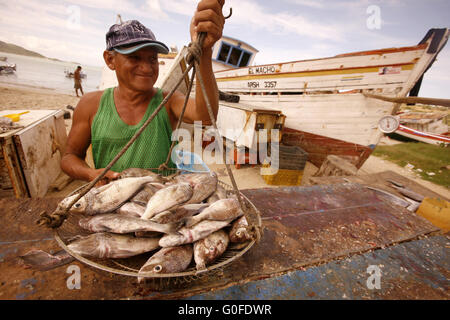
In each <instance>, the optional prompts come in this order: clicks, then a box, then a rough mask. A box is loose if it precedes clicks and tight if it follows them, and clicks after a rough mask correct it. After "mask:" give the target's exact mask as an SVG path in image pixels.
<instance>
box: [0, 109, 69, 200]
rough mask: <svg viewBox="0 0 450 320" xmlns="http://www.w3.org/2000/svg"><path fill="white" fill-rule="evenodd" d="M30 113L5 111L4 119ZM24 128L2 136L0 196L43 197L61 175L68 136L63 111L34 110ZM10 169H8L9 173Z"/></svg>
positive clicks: (25, 117)
mask: <svg viewBox="0 0 450 320" xmlns="http://www.w3.org/2000/svg"><path fill="white" fill-rule="evenodd" d="M22 111H27V110H3V111H0V116H1V115H5V114H10V113H19V112H22ZM18 124H19V125H21V126H24V128H22V129H18V130H13V131H9V132H6V133H3V134H1V135H0V148H1V157H0V166H1V167H2V169H1V170H0V175H1V176H0V188H1V190H0V197H8V196H15V197H16V198H22V197H43V196H44V195H45V194H46V193H47V191H48V188H49V186H50V185H51V183H52V182H53V181H54V180H55V179H56V178H57V177H58V176H59V174H60V173H61V167H60V161H61V157H62V155H63V153H64V149H65V146H66V140H67V134H66V128H65V124H64V112H63V111H62V110H30V112H29V113H27V114H24V115H22V116H21V119H20V121H19V122H18ZM5 168H6V170H5Z"/></svg>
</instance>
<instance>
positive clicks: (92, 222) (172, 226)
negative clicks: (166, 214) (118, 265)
mask: <svg viewBox="0 0 450 320" xmlns="http://www.w3.org/2000/svg"><path fill="white" fill-rule="evenodd" d="M78 223H79V225H80V227H82V228H83V229H86V230H89V231H92V232H112V233H119V234H125V233H134V232H143V231H156V232H160V233H173V232H175V231H176V230H177V229H178V228H179V227H180V223H166V224H160V223H156V222H153V221H149V220H144V219H141V218H136V217H130V216H126V215H120V214H115V213H107V214H101V215H96V216H94V217H92V218H84V219H81V220H80V221H79V222H78Z"/></svg>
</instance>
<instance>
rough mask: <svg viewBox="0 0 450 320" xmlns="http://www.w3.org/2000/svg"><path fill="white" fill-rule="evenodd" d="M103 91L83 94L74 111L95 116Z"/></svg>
mask: <svg viewBox="0 0 450 320" xmlns="http://www.w3.org/2000/svg"><path fill="white" fill-rule="evenodd" d="M102 95H103V90H99V91H92V92H88V93H86V94H84V95H83V96H82V97H81V99H80V101H78V104H77V107H76V109H75V111H77V112H78V113H80V112H81V113H84V114H95V113H96V112H97V109H98V106H99V104H100V99H101V98H102Z"/></svg>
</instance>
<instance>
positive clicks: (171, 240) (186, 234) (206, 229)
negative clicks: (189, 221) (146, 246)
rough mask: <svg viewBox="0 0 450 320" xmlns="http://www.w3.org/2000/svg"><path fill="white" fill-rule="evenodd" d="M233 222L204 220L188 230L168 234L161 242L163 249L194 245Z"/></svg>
mask: <svg viewBox="0 0 450 320" xmlns="http://www.w3.org/2000/svg"><path fill="white" fill-rule="evenodd" d="M231 221H232V220H225V221H212V220H204V221H202V222H199V223H197V224H196V225H194V226H192V227H190V228H188V227H183V228H181V229H179V230H178V231H177V232H176V233H174V234H166V235H164V236H163V237H162V238H161V239H160V240H159V245H160V246H161V247H163V248H164V247H174V246H179V245H182V244H187V243H193V242H195V241H198V240H200V239H203V238H205V237H207V236H209V235H210V234H211V233H213V232H215V231H217V230H220V229H222V228H224V227H226V226H227V225H228V224H229V223H230V222H231Z"/></svg>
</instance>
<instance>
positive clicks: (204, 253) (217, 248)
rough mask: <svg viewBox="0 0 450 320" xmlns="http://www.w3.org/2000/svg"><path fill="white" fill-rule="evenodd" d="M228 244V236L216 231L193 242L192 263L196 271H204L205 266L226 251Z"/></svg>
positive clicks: (221, 231)
mask: <svg viewBox="0 0 450 320" xmlns="http://www.w3.org/2000/svg"><path fill="white" fill-rule="evenodd" d="M228 243H229V239H228V235H227V233H226V232H225V231H223V230H218V231H216V232H214V233H211V234H210V235H209V236H207V237H206V238H203V239H201V240H198V241H197V242H194V261H195V264H196V268H197V270H204V269H206V265H207V264H210V263H211V262H213V261H215V260H216V259H217V258H218V257H220V256H221V255H222V254H223V253H224V252H225V250H226V249H227V247H228Z"/></svg>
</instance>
